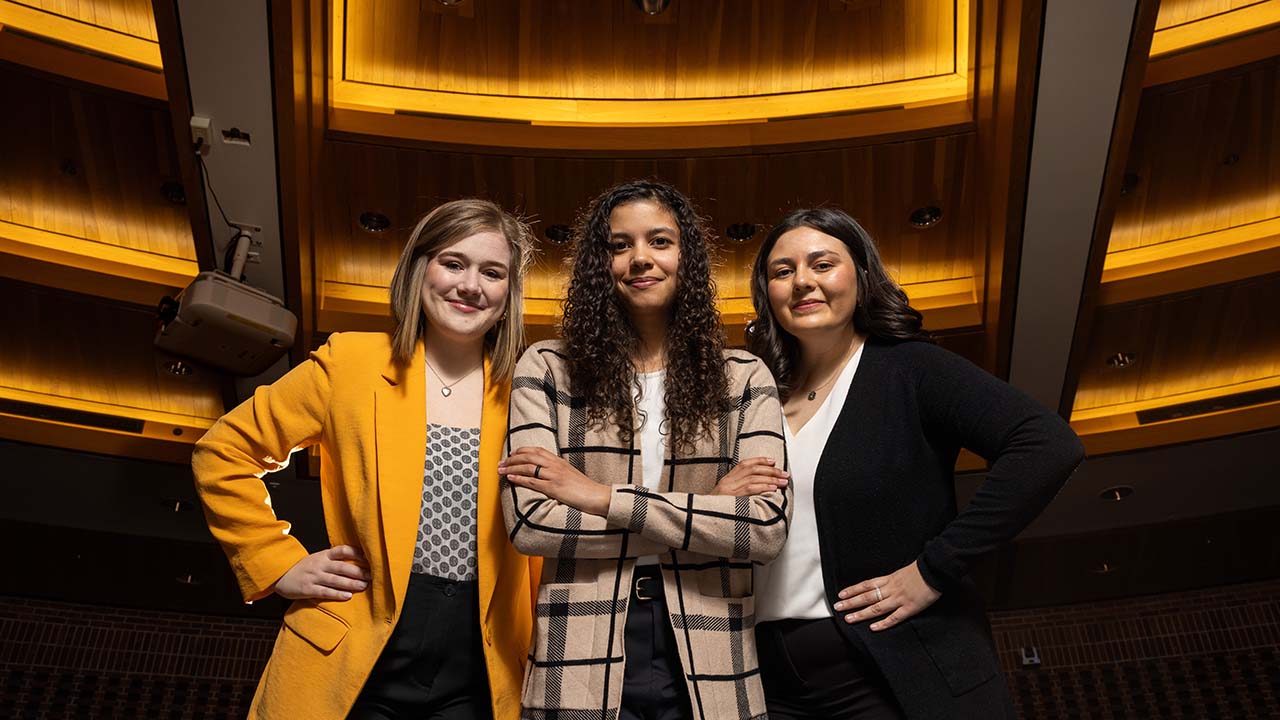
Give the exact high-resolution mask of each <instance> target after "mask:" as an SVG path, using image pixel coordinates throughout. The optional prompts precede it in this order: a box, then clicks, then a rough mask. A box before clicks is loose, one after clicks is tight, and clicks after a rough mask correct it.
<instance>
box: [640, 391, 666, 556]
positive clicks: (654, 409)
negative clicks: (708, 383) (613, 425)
mask: <svg viewBox="0 0 1280 720" xmlns="http://www.w3.org/2000/svg"><path fill="white" fill-rule="evenodd" d="M666 379H667V372H666V370H658V371H655V372H649V373H636V390H637V393H636V398H635V402H636V409H637V410H639V411H640V412H639V413H638V415H639V416H640V468H641V473H642V476H641V478H640V479H641V482H643V483H644V486H645V487H647V488H649V489H650V490H653V491H655V492H657V491H658V490H660V489H661V486H662V468H663V464H664V461H665V460H666V458H667V432H666V431H667V428H666V415H667V414H666V398H665V395H664V391H665V388H666ZM636 563H637V564H639V565H657V564H658V556H657V555H641V556H640V557H639V558H637V559H636Z"/></svg>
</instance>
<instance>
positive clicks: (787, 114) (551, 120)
mask: <svg viewBox="0 0 1280 720" xmlns="http://www.w3.org/2000/svg"><path fill="white" fill-rule="evenodd" d="M949 9H950V8H949ZM345 12H346V3H339V2H335V3H332V15H331V26H330V29H331V33H332V38H331V40H330V52H331V55H330V58H331V63H330V72H331V76H330V78H329V80H330V92H329V102H330V108H331V110H333V111H334V112H356V113H372V114H395V113H410V114H419V115H428V116H433V117H435V116H443V117H452V118H459V119H471V120H499V121H505V122H519V123H529V124H532V125H535V126H584V125H585V126H590V127H611V128H627V127H654V126H663V127H679V126H698V125H708V124H716V125H729V124H734V123H752V122H763V121H770V120H773V121H776V120H784V119H787V118H796V117H806V116H813V115H828V114H840V113H854V112H861V111H866V110H874V109H880V108H915V107H928V106H933V105H945V104H951V103H957V102H964V101H967V100H968V99H969V91H970V78H969V71H970V68H969V56H970V42H971V39H970V35H971V31H970V22H969V14H970V8H969V1H968V0H959V1H958V2H956V3H955V4H954V18H955V23H954V25H955V27H954V35H953V37H952V36H948V37H947V38H946V41H947V42H948V43H950V42H951V40H952V39H954V44H955V47H954V53H953V56H954V63H950V65H951V67H949V68H948V69H949V72H943V73H940V74H937V75H932V76H927V77H908V78H906V79H903V80H899V81H896V82H884V83H879V84H867V85H863V86H860V87H842V88H833V89H816V90H811V91H801V92H770V93H762V94H754V95H753V94H750V92H747V93H746V94H743V93H742V92H733V93H730V92H728V90H727V89H726V92H725V95H726V96H724V97H716V96H715V95H716V93H714V92H712V93H709V95H711V96H710V97H706V96H704V97H698V98H678V97H675V98H664V99H653V96H647V97H644V99H600V98H598V97H597V98H587V97H533V96H523V95H520V94H518V93H510V94H492V93H481V92H466V91H458V92H455V91H442V90H441V89H439V88H435V89H424V88H422V87H408V86H405V84H397V83H396V82H394V81H391V80H388V81H387V82H381V83H373V82H359V81H356V80H353V79H351V78H350V77H349V76H343V75H342V68H344V67H346V64H347V63H348V62H354V61H358V60H360V59H359V58H354V59H353V58H348V57H344V53H345V52H348V49H349V48H348V44H347V43H346V39H345V33H346V32H347V21H346V17H345ZM946 19H947V25H948V26H950V25H951V16H950V14H949V13H948V15H947V18H946ZM948 29H950V28H949V27H948ZM365 40H366V41H367V40H368V39H367V38H366V39H365ZM405 72H408V71H407V70H406V71H405ZM384 74H385V73H384ZM392 74H394V73H392ZM450 90H452V88H450ZM658 95H661V94H658ZM729 95H732V96H729Z"/></svg>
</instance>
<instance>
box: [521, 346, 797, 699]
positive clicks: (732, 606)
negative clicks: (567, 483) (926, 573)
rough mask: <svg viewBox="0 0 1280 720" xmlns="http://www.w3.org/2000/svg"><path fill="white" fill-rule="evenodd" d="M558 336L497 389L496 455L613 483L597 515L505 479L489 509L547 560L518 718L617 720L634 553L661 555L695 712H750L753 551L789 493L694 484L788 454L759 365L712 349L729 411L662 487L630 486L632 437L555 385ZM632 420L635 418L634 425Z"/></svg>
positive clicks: (771, 542)
mask: <svg viewBox="0 0 1280 720" xmlns="http://www.w3.org/2000/svg"><path fill="white" fill-rule="evenodd" d="M560 348H561V345H560V343H559V342H558V341H549V342H541V343H538V344H536V345H534V346H533V347H531V348H529V350H528V351H527V352H526V353H525V354H524V356H523V357H522V358H521V359H520V362H519V364H518V366H517V367H516V374H515V379H514V380H513V382H512V386H511V413H510V415H509V418H508V423H509V429H508V432H507V452H508V453H510V452H511V451H512V450H513V449H515V448H518V447H525V446H534V447H542V448H546V449H548V450H551V451H553V452H556V453H558V454H559V455H560V456H562V457H564V458H565V459H566V460H567V461H569V462H570V463H571V464H572V465H573V466H574V467H576V468H578V469H579V470H581V471H582V472H583V473H584V474H586V475H587V476H588V477H590V478H592V479H593V480H596V481H597V482H602V483H608V484H610V485H613V486H614V490H613V498H612V500H611V501H610V504H609V515H608V517H607V518H602V517H599V516H596V515H591V514H585V513H582V512H580V511H578V510H576V509H573V508H571V507H568V506H566V505H562V504H560V503H558V502H556V501H554V500H551V499H550V498H548V497H547V496H545V495H543V494H541V493H538V492H536V491H533V490H529V489H526V488H521V487H517V486H515V485H512V484H511V483H507V482H505V481H504V483H503V489H502V509H503V512H504V514H505V516H506V522H507V529H508V530H509V531H510V533H511V540H512V542H513V543H514V544H515V546H516V548H517V549H518V550H519V551H520V552H522V553H525V554H526V555H541V556H544V557H546V558H547V560H546V562H545V564H544V565H543V572H542V585H541V587H540V588H539V590H538V601H537V611H536V616H535V619H534V642H533V649H532V651H531V653H530V658H529V659H530V662H529V664H528V667H527V669H526V671H525V682H524V693H523V701H522V706H523V709H522V711H521V715H522V717H524V718H529V719H530V720H588V718H590V719H592V720H616V718H617V717H618V707H619V705H620V704H621V700H622V676H623V663H624V662H625V659H624V657H623V626H624V625H625V620H626V612H627V601H628V598H629V597H630V590H631V574H632V570H633V569H634V567H635V560H636V558H637V557H640V556H643V555H654V554H657V555H659V556H660V558H661V566H662V576H663V580H664V585H665V590H666V595H667V607H668V609H669V611H670V617H671V625H672V628H673V629H674V631H675V635H676V644H677V646H678V647H679V652H680V661H681V663H682V664H683V669H684V674H685V679H686V681H687V683H688V690H689V700H690V702H691V704H692V705H693V713H694V717H695V718H698V720H719V719H721V718H723V719H725V720H729V719H733V720H744V719H746V718H757V717H764V715H765V705H764V693H763V691H762V689H761V685H760V670H759V667H758V665H757V663H756V650H755V639H754V637H755V636H754V632H753V628H754V625H755V610H754V604H753V603H754V598H753V597H752V595H751V593H752V582H751V581H752V563H756V562H761V563H763V562H768V561H769V560H771V559H773V558H774V556H776V555H777V554H778V552H779V551H780V550H781V549H782V544H783V542H784V541H785V540H786V537H787V526H788V522H789V518H790V512H791V502H790V500H791V496H790V491H789V490H782V491H776V492H773V493H769V494H765V495H757V496H754V497H727V496H712V495H705V494H701V493H708V492H710V491H711V489H712V488H714V487H715V485H716V482H717V481H718V480H719V479H720V478H721V477H723V476H724V475H725V474H726V473H727V472H728V471H729V470H730V469H731V468H732V467H733V466H734V465H735V464H736V463H737V462H738V461H739V460H740V459H746V458H750V457H755V456H765V457H772V458H775V459H776V460H777V461H778V463H779V464H780V465H781V466H783V467H785V466H786V444H785V440H784V437H783V435H782V410H781V406H780V405H779V402H778V392H777V388H776V387H775V386H774V383H773V378H772V377H771V376H770V375H769V371H768V369H766V367H765V365H764V363H763V362H761V361H760V360H759V359H758V358H756V357H755V356H753V355H750V354H747V353H745V352H740V351H727V352H725V364H726V370H727V371H728V375H729V391H730V398H731V400H732V403H731V409H730V411H729V412H727V413H726V414H725V415H724V417H722V418H721V419H720V424H719V430H718V432H716V433H714V436H713V437H710V438H708V439H704V440H702V441H700V442H699V443H698V446H697V448H696V452H694V453H693V454H691V455H688V456H683V455H680V456H673V455H672V454H671V451H670V450H669V451H668V456H667V458H666V459H665V461H664V468H663V480H662V487H661V489H660V491H659V492H653V491H650V490H647V489H646V488H645V487H644V486H643V485H642V484H641V483H642V481H641V478H643V477H644V473H643V471H642V469H641V465H640V463H641V457H640V449H639V448H638V447H637V446H636V444H635V443H634V442H628V443H623V442H622V440H621V439H620V437H619V433H618V432H617V430H616V429H615V428H605V429H604V430H596V429H592V428H589V427H588V423H587V413H586V407H585V404H584V402H583V401H582V399H581V398H578V397H574V396H573V395H572V394H570V392H569V378H568V375H567V367H566V363H565V360H564V356H563V355H562V354H561V352H560ZM637 426H638V424H637Z"/></svg>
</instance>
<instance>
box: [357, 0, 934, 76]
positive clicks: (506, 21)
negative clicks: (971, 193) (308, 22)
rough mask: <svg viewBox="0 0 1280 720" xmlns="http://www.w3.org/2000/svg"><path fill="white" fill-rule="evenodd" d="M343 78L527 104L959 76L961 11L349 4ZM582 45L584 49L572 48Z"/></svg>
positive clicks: (765, 5)
mask: <svg viewBox="0 0 1280 720" xmlns="http://www.w3.org/2000/svg"><path fill="white" fill-rule="evenodd" d="M345 5H346V12H345V14H344V16H343V20H344V25H345V38H346V46H345V55H344V56H343V60H344V63H343V67H342V79H345V80H351V81H353V82H358V83H367V84H371V85H381V86H388V87H399V88H407V89H417V90H434V91H441V92H449V93H459V94H462V95H498V96H512V97H523V98H567V99H579V100H581V99H588V98H591V99H599V100H608V99H614V100H618V99H625V100H650V99H659V98H660V99H674V98H730V97H745V96H751V95H775V94H780V93H798V92H810V91H814V90H834V89H839V88H850V87H860V86H866V85H880V84H884V83H893V82H901V81H904V80H917V79H920V78H927V77H934V76H938V75H948V74H951V73H954V72H955V71H956V36H955V34H956V18H955V13H956V5H955V3H954V2H951V1H949V0H904V1H903V2H891V3H880V2H861V3H849V4H844V3H839V2H834V3H795V2H761V1H760V0H755V1H753V2H676V3H673V4H672V5H671V7H670V8H669V9H668V10H667V11H666V12H665V13H663V15H661V16H658V17H657V18H649V17H648V16H646V15H644V14H643V13H640V12H638V11H637V9H636V8H635V6H634V5H633V3H631V2H630V1H629V0H606V1H605V2H590V3H583V2H530V1H528V0H526V1H525V2H521V3H511V2H489V1H485V0H475V1H474V2H469V3H467V6H466V11H467V12H466V14H463V13H462V12H459V11H455V12H450V11H449V10H448V9H447V8H444V7H441V6H439V5H438V4H436V3H430V2H412V3H406V2H399V1H398V0H348V1H347V2H346V3H345ZM570 40H571V41H570Z"/></svg>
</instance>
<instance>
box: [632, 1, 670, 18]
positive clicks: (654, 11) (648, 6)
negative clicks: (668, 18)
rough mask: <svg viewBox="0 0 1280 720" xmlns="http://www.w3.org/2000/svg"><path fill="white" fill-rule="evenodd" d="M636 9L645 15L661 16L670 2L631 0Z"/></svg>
mask: <svg viewBox="0 0 1280 720" xmlns="http://www.w3.org/2000/svg"><path fill="white" fill-rule="evenodd" d="M633 1H634V2H635V4H636V7H638V8H640V10H641V11H642V12H644V14H645V15H661V14H662V11H663V10H666V9H667V6H668V5H670V4H671V0H633Z"/></svg>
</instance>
